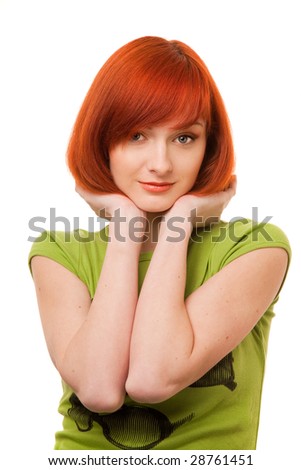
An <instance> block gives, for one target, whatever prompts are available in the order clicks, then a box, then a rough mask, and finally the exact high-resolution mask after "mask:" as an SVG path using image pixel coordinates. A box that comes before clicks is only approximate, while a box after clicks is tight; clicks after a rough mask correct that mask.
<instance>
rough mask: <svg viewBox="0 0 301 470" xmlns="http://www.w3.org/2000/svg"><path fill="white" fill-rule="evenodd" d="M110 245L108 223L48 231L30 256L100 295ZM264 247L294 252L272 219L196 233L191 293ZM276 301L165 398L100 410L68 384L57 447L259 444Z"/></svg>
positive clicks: (190, 259) (146, 258)
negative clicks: (202, 371)
mask: <svg viewBox="0 0 301 470" xmlns="http://www.w3.org/2000/svg"><path fill="white" fill-rule="evenodd" d="M106 246H107V237H106V230H105V229H104V230H102V231H100V232H97V233H88V232H86V231H83V230H76V231H74V232H72V233H64V232H44V233H42V234H41V236H40V237H39V239H37V240H36V242H35V243H34V244H33V245H32V249H31V252H30V259H31V258H32V257H33V256H35V255H42V256H46V257H49V258H51V259H53V260H55V261H57V262H58V263H60V264H62V265H63V266H65V267H66V268H67V269H68V270H70V271H72V272H73V273H74V274H75V275H76V276H78V277H79V278H80V279H81V280H82V281H83V282H84V283H85V284H86V286H87V287H88V289H89V292H90V295H91V298H93V296H94V293H95V290H96V286H97V282H98V278H99V275H100V271H101V267H102V263H103V260H104V257H105V251H106ZM265 247H282V248H284V249H285V250H286V251H287V252H288V254H289V255H290V247H289V242H288V240H287V238H286V236H285V234H284V233H283V232H282V231H281V230H280V229H279V228H278V227H276V226H275V225H272V224H264V223H263V224H257V223H255V222H254V221H251V220H247V219H240V220H236V221H233V222H231V223H226V222H220V223H219V224H217V225H215V226H214V227H213V228H211V230H208V229H203V230H198V231H197V232H194V233H193V236H192V237H191V240H190V243H189V247H188V254H187V282H186V292H185V297H187V296H188V295H189V294H190V293H191V292H193V291H194V290H195V289H197V288H198V287H199V286H201V285H202V284H203V283H204V282H205V281H206V280H207V279H209V278H210V277H211V276H213V275H214V274H215V273H217V272H218V271H220V270H221V269H222V268H223V267H224V266H226V265H227V264H228V263H230V262H231V261H233V260H234V259H236V258H238V257H239V256H241V255H243V254H245V253H247V252H250V251H252V250H255V249H259V248H265ZM151 257H152V253H151V252H149V253H142V254H141V255H140V261H139V289H140V288H141V285H142V283H143V279H144V276H145V274H146V271H147V268H148V266H149V263H150V261H151ZM125 282H126V280H125ZM277 299H278V295H277V297H276V298H275V300H274V302H273V303H272V305H271V306H270V307H269V308H268V310H267V311H266V312H265V314H264V315H263V316H262V318H261V319H260V320H259V321H258V323H257V324H256V325H255V327H254V328H253V330H252V331H251V332H250V333H249V334H248V335H247V337H246V338H245V339H244V340H243V341H242V342H241V343H240V344H239V345H238V346H237V347H236V348H235V349H234V350H233V351H232V352H231V353H230V354H228V355H227V356H226V357H225V358H223V359H222V360H221V361H220V362H219V363H218V364H217V365H216V366H215V367H213V368H212V369H211V370H210V371H209V372H207V374H206V375H204V376H203V377H201V378H200V379H199V380H197V381H196V382H195V383H193V384H191V385H190V386H189V387H187V388H185V389H184V390H182V391H181V392H179V393H177V394H176V395H175V396H173V397H172V398H170V399H168V400H166V401H164V402H162V403H157V404H155V405H154V404H151V405H148V404H139V403H136V402H134V401H133V400H131V399H130V398H129V397H128V396H126V399H125V402H124V405H123V406H122V407H121V408H120V409H119V410H118V411H116V412H114V413H109V414H98V413H93V412H90V411H89V410H87V409H86V408H84V407H83V406H82V404H81V403H80V401H79V400H78V398H77V397H76V396H75V394H74V393H73V391H72V389H71V388H70V387H69V386H68V385H67V384H65V383H64V382H63V396H62V398H61V401H60V404H59V412H60V413H61V414H62V415H63V417H64V419H63V429H62V430H61V431H58V432H57V433H56V441H55V449H69V450H73V449H86V450H97V449H101V450H113V449H117V450H118V449H158V450H171V449H179V450H183V449H194V450H203V449H255V447H256V440H257V431H258V423H259V413H260V401H261V391H262V383H263V376H264V368H265V358H266V352H267V343H268V336H269V330H270V324H271V320H272V317H273V316H274V313H273V307H274V304H275V303H276V301H277ZM121 308H122V307H121ZM116 328H118V325H116ZM87 347H89V345H87ZM141 380H143V377H142V378H141Z"/></svg>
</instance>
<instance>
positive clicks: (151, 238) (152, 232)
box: [141, 212, 163, 253]
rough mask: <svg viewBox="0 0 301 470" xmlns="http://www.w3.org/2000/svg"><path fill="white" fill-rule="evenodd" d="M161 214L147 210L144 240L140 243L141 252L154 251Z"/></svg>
mask: <svg viewBox="0 0 301 470" xmlns="http://www.w3.org/2000/svg"><path fill="white" fill-rule="evenodd" d="M162 216H163V214H162V213H159V212H147V214H146V219H147V225H146V231H145V236H144V241H143V243H142V247H141V252H142V253H145V252H147V251H154V249H155V247H156V245H157V241H158V235H159V229H160V222H161V219H162Z"/></svg>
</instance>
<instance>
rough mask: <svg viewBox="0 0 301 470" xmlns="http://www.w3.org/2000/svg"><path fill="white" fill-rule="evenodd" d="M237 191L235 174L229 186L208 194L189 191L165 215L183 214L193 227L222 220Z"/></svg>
mask: <svg viewBox="0 0 301 470" xmlns="http://www.w3.org/2000/svg"><path fill="white" fill-rule="evenodd" d="M235 192H236V176H235V175H233V177H232V179H231V181H230V184H229V187H228V188H227V189H226V190H224V191H220V192H218V193H214V194H210V195H208V196H202V195H200V196H198V195H197V194H195V193H188V194H185V195H184V196H181V197H180V198H179V199H178V200H177V201H176V202H175V203H174V205H173V206H172V207H171V209H170V210H169V211H168V212H167V214H166V215H165V217H166V218H170V217H179V216H182V217H184V218H185V219H187V220H189V222H190V223H191V224H192V227H205V226H208V225H211V224H212V223H216V222H218V221H219V220H220V217H221V214H222V212H223V210H224V209H225V208H226V207H227V205H228V204H229V202H230V200H231V199H232V197H233V196H234V195H235Z"/></svg>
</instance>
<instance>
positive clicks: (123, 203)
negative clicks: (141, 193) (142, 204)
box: [75, 185, 144, 220]
mask: <svg viewBox="0 0 301 470" xmlns="http://www.w3.org/2000/svg"><path fill="white" fill-rule="evenodd" d="M75 191H76V192H77V193H78V194H79V195H80V196H81V197H82V198H83V199H84V200H85V201H86V202H87V204H88V205H89V206H90V207H91V209H92V210H93V211H94V212H95V214H96V215H97V216H98V217H102V218H103V219H107V220H111V218H112V217H113V216H114V215H116V214H115V212H116V211H117V210H118V209H119V211H120V212H119V214H120V215H122V216H123V215H125V214H129V215H131V217H143V216H144V213H143V211H141V210H140V209H139V208H138V207H137V206H136V205H135V204H134V203H133V202H132V201H131V199H129V198H128V197H127V196H124V195H122V194H117V193H113V194H112V193H92V192H90V191H87V190H86V189H84V188H82V187H81V186H78V185H77V186H76V187H75ZM119 214H118V215H119Z"/></svg>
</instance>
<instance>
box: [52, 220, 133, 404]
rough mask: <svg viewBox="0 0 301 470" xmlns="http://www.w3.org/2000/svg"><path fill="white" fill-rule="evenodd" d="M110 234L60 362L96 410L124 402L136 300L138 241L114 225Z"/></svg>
mask: <svg viewBox="0 0 301 470" xmlns="http://www.w3.org/2000/svg"><path fill="white" fill-rule="evenodd" d="M109 236H110V241H109V242H108V246H107V251H106V256H105V260H104V263H103V266H102V270H101V275H100V278H99V281H98V285H97V289H96V292H95V296H94V299H93V301H92V304H91V307H90V310H89V312H88V315H87V318H86V321H85V322H84V323H83V325H82V326H81V328H80V329H79V331H78V332H77V334H76V335H75V337H74V338H73V339H72V341H71V342H70V344H69V346H68V348H67V351H66V353H65V356H64V360H63V364H62V365H61V371H62V377H63V378H64V379H65V380H66V382H67V383H68V384H69V385H70V386H71V387H72V388H73V389H74V390H75V392H76V393H77V395H78V396H79V398H80V399H81V401H82V402H83V403H84V404H85V405H86V406H87V407H88V408H90V409H93V410H94V411H113V410H114V409H116V408H118V407H119V406H121V405H122V402H123V399H124V394H125V380H126V377H127V374H128V363H129V348H130V336H131V332H132V324H133V318H134V313H135V308H136V304H137V285H138V259H139V252H140V246H139V244H138V243H135V242H133V241H131V240H130V237H123V236H122V237H119V238H116V237H115V234H114V226H113V224H110V232H109Z"/></svg>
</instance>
